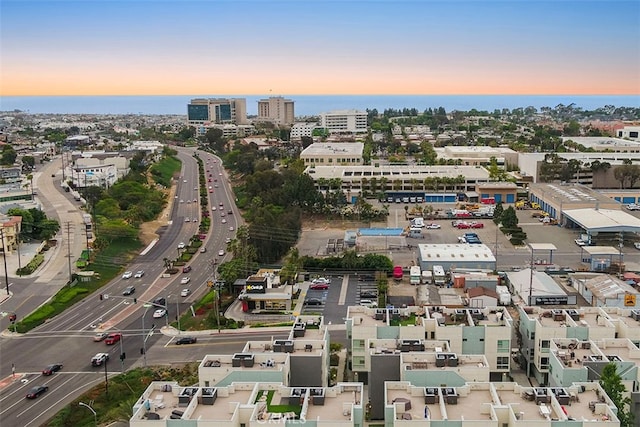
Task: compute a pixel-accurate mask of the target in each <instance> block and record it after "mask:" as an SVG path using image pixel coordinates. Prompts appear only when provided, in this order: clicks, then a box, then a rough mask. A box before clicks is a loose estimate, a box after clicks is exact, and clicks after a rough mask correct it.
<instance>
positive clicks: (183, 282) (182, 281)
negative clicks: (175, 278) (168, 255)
mask: <svg viewBox="0 0 640 427" xmlns="http://www.w3.org/2000/svg"><path fill="white" fill-rule="evenodd" d="M190 281H191V278H190V277H183V278H182V279H180V283H181V284H183V285H186V284H187V283H189V282H190Z"/></svg>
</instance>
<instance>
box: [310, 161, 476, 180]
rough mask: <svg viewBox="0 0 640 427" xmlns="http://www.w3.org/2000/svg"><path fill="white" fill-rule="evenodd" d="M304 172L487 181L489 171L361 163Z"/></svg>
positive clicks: (328, 175)
mask: <svg viewBox="0 0 640 427" xmlns="http://www.w3.org/2000/svg"><path fill="white" fill-rule="evenodd" d="M306 173H308V174H309V175H310V176H312V177H313V178H314V179H318V178H341V179H343V180H353V179H354V178H358V179H359V178H361V177H364V178H367V179H370V178H372V177H376V178H383V177H384V178H387V179H404V180H411V179H417V180H424V179H425V178H429V177H431V178H433V177H441V178H442V177H449V178H456V177H457V176H459V175H462V176H464V177H466V178H467V181H477V180H480V181H488V180H489V172H488V171H487V170H486V169H485V168H482V167H479V166H404V165H393V166H390V165H381V166H373V165H368V166H365V165H362V166H315V167H313V168H307V170H306Z"/></svg>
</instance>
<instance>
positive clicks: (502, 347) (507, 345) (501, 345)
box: [498, 340, 511, 353]
mask: <svg viewBox="0 0 640 427" xmlns="http://www.w3.org/2000/svg"><path fill="white" fill-rule="evenodd" d="M510 351H511V342H510V341H509V340H498V353H509V352H510Z"/></svg>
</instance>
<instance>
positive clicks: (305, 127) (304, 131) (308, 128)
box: [289, 122, 320, 141]
mask: <svg viewBox="0 0 640 427" xmlns="http://www.w3.org/2000/svg"><path fill="white" fill-rule="evenodd" d="M319 127H320V125H319V124H318V123H315V122H314V123H294V124H293V126H291V134H290V135H289V138H290V139H291V141H299V140H301V139H302V137H303V136H306V137H309V138H312V137H313V131H314V130H315V129H318V128H319Z"/></svg>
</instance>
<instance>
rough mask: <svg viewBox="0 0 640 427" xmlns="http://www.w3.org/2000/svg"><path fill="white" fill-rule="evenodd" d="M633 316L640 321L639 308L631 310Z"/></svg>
mask: <svg viewBox="0 0 640 427" xmlns="http://www.w3.org/2000/svg"><path fill="white" fill-rule="evenodd" d="M631 318H632V319H634V320H638V321H640V310H638V309H634V310H631Z"/></svg>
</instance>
